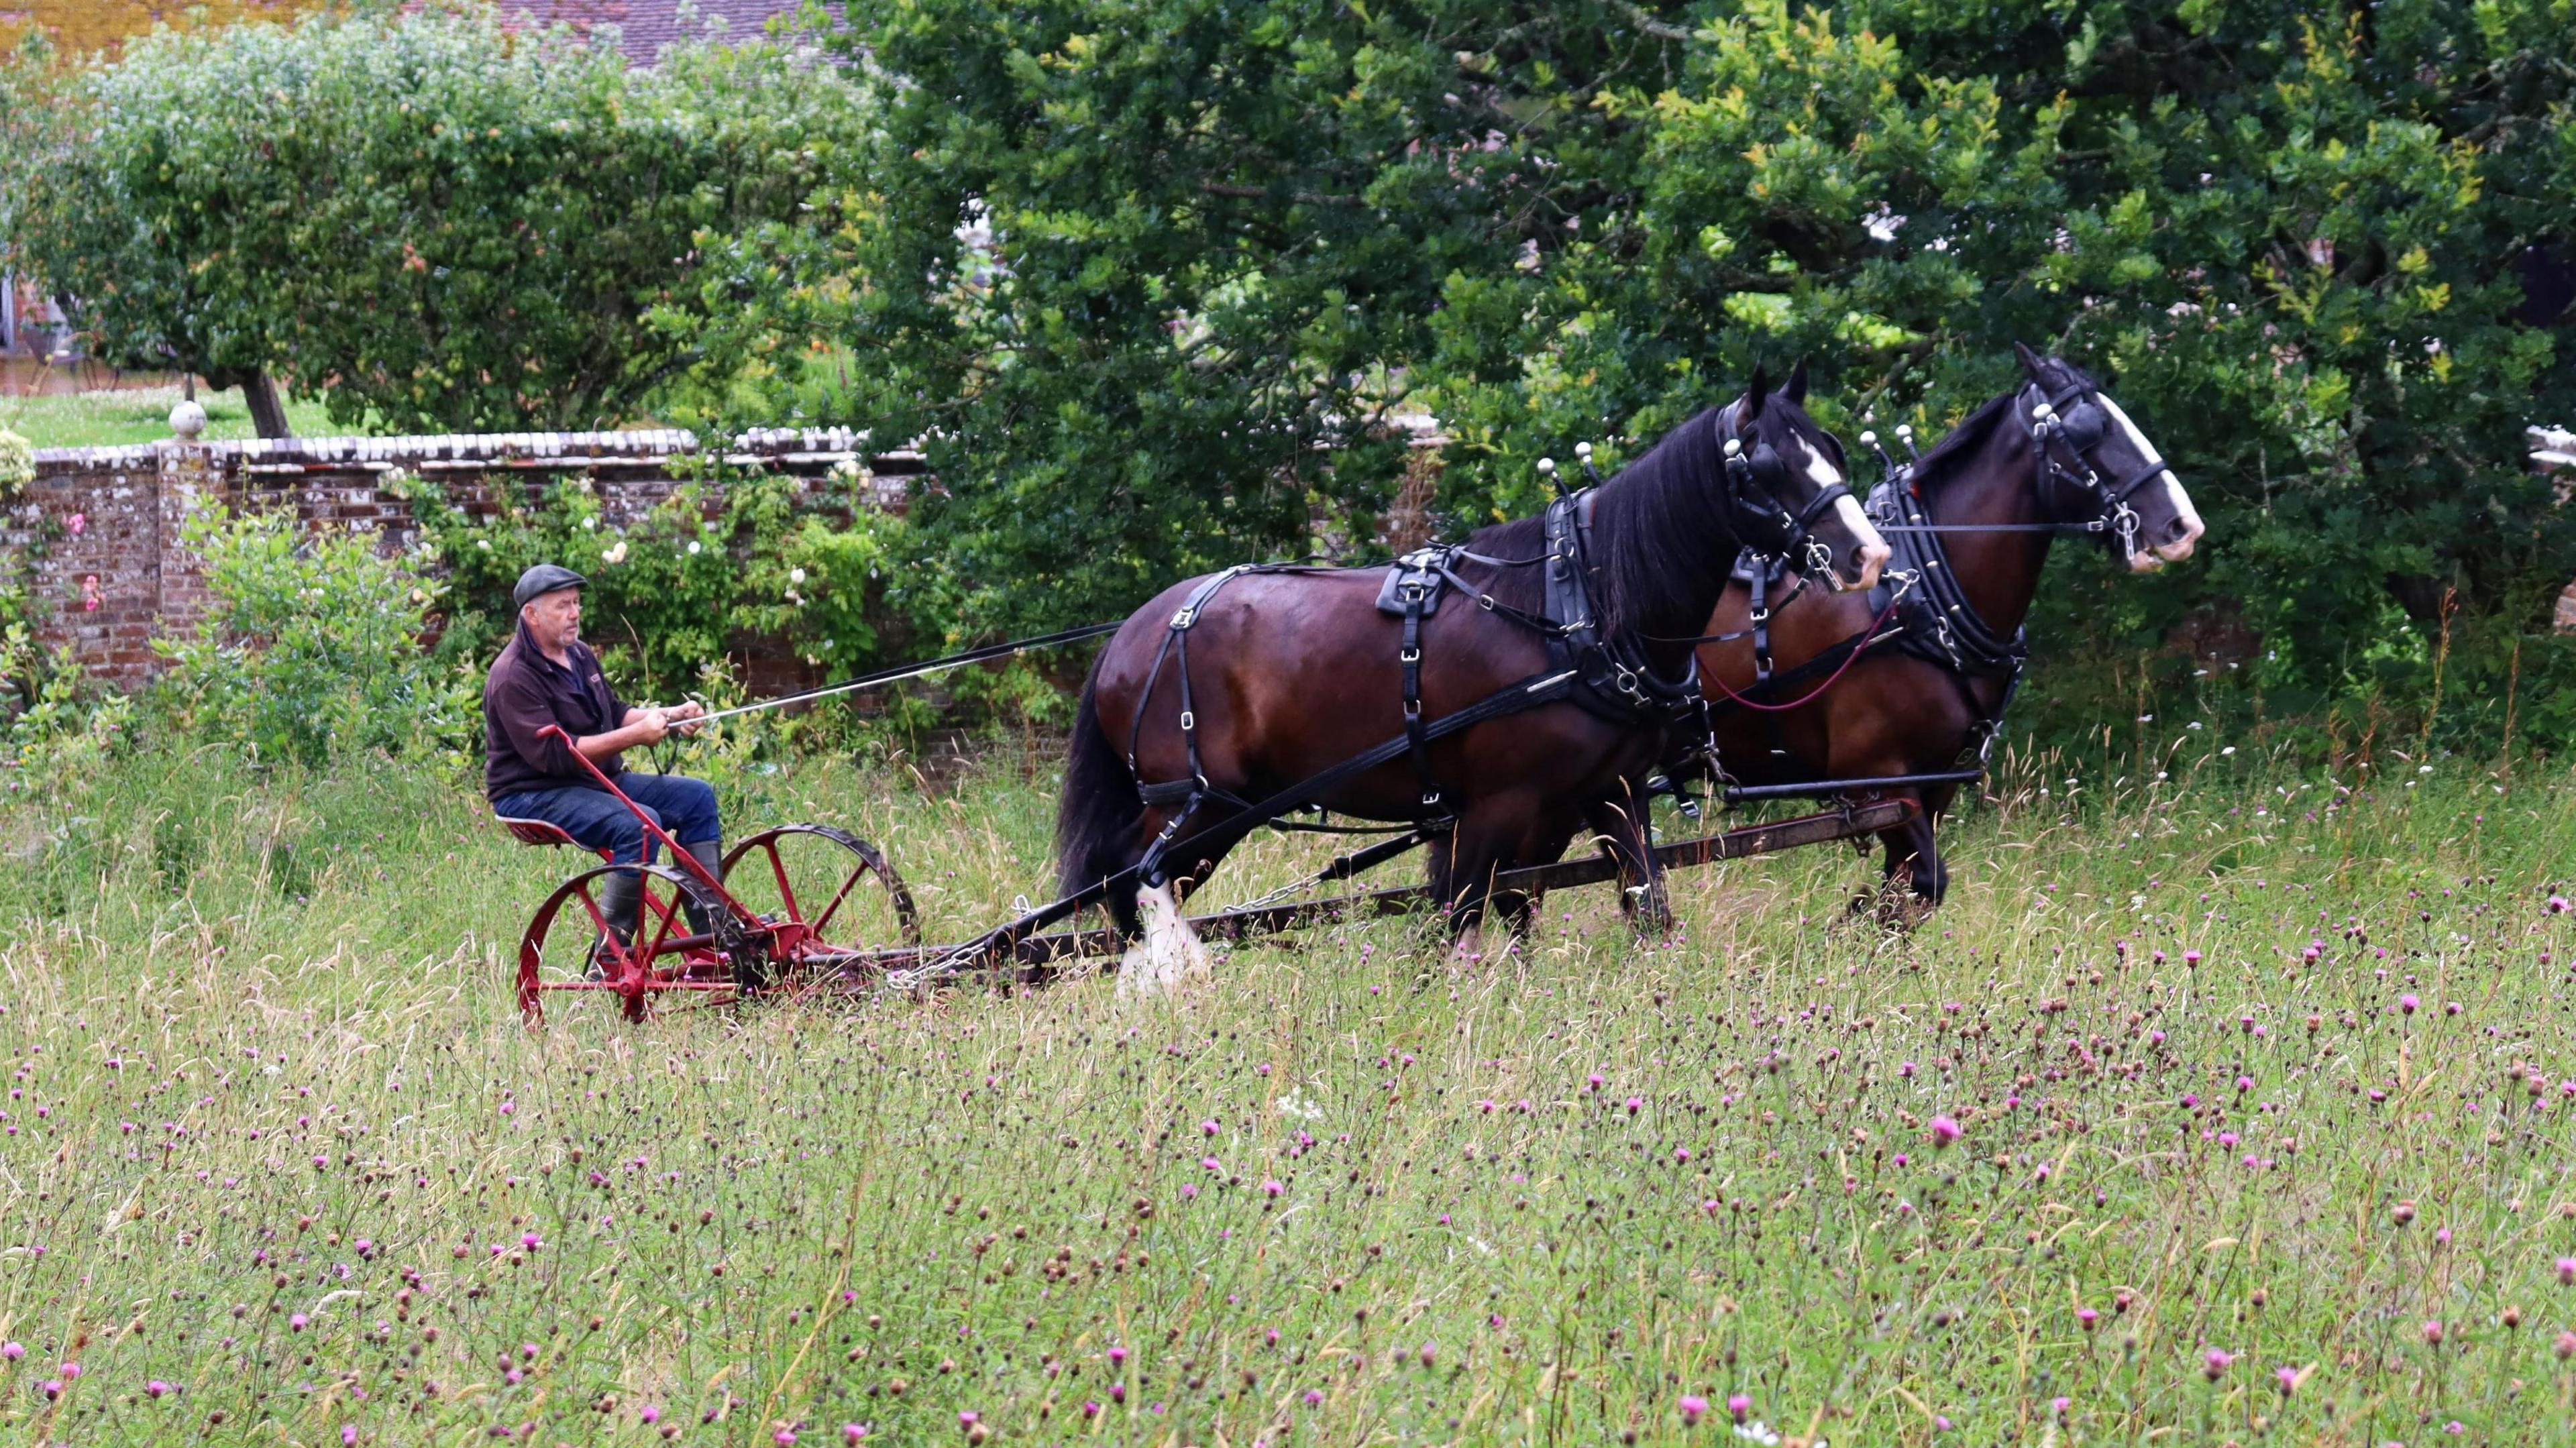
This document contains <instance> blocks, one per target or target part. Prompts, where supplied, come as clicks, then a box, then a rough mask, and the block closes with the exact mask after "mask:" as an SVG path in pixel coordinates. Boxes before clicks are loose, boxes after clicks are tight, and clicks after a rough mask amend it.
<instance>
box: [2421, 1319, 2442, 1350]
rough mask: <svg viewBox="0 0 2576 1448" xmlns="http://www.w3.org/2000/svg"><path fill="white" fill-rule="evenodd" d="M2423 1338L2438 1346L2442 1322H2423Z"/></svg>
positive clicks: (2440, 1338)
mask: <svg viewBox="0 0 2576 1448" xmlns="http://www.w3.org/2000/svg"><path fill="white" fill-rule="evenodd" d="M2424 1340H2425V1341H2426V1342H2429V1343H2433V1344H2435V1345H2437V1346H2438V1345H2439V1344H2440V1343H2441V1341H2442V1324H2441V1323H2440V1322H2438V1321H2431V1322H2427V1323H2425V1324H2424Z"/></svg>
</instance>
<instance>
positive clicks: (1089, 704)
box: [1055, 649, 1145, 930]
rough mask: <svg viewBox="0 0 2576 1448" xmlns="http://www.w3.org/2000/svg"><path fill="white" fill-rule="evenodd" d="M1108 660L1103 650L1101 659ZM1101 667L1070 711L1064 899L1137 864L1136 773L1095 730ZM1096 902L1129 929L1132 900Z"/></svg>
mask: <svg viewBox="0 0 2576 1448" xmlns="http://www.w3.org/2000/svg"><path fill="white" fill-rule="evenodd" d="M1108 657H1109V655H1108V651H1107V650H1105V649H1104V650H1102V652H1101V659H1102V660H1104V661H1105V660H1106V659H1107V658H1108ZM1100 668H1101V665H1100V663H1099V662H1094V663H1093V664H1092V666H1091V675H1090V677H1089V678H1086V679H1084V680H1083V681H1082V704H1081V706H1080V707H1079V708H1077V709H1076V710H1075V711H1074V715H1073V738H1072V740H1071V741H1070V745H1069V748H1068V750H1067V753H1066V758H1065V764H1064V794H1063V796H1062V798H1060V799H1059V800H1058V801H1057V802H1056V815H1055V863H1056V879H1057V881H1058V883H1059V886H1060V888H1061V889H1062V890H1063V891H1064V893H1065V894H1067V895H1071V894H1075V893H1077V892H1079V891H1082V890H1086V889H1090V888H1093V887H1095V886H1097V885H1099V883H1100V882H1101V881H1103V880H1105V879H1107V878H1109V877H1110V876H1112V875H1115V874H1117V873H1118V872H1119V871H1121V870H1124V869H1126V868H1127V867H1128V866H1130V865H1132V864H1134V863H1136V861H1137V859H1138V858H1139V856H1140V855H1141V853H1142V851H1141V850H1140V848H1139V844H1138V839H1137V833H1138V829H1139V827H1140V826H1141V825H1142V824H1143V822H1144V819H1145V802H1144V800H1143V799H1141V798H1139V797H1138V795H1137V793H1136V772H1135V771H1134V770H1133V769H1130V768H1128V766H1127V760H1126V757H1125V756H1123V755H1121V754H1120V753H1119V752H1118V749H1117V746H1116V745H1114V744H1112V743H1110V742H1109V735H1108V732H1107V731H1105V730H1103V729H1102V728H1101V727H1100V700H1099V691H1100ZM1101 903H1102V904H1103V905H1105V906H1106V907H1107V908H1108V910H1109V913H1110V915H1111V917H1112V918H1114V919H1116V920H1117V922H1118V923H1119V925H1120V926H1121V927H1123V928H1127V929H1130V930H1132V929H1133V928H1134V926H1135V913H1136V905H1135V901H1134V900H1133V899H1132V898H1126V899H1121V898H1119V894H1118V892H1116V891H1112V892H1111V895H1110V898H1109V899H1107V900H1104V901H1102V902H1101ZM1122 907H1124V908H1122Z"/></svg>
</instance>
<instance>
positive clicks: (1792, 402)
mask: <svg viewBox="0 0 2576 1448" xmlns="http://www.w3.org/2000/svg"><path fill="white" fill-rule="evenodd" d="M1806 396H1807V364H1806V363H1805V362H1803V361H1802V362H1800V363H1799V364H1798V365H1797V367H1796V369H1795V370H1793V371H1791V372H1790V374H1789V381H1788V383H1787V385H1786V386H1784V387H1782V388H1780V389H1779V390H1778V391H1773V390H1772V388H1771V385H1770V381H1769V379H1768V378H1767V377H1766V376H1765V375H1764V373H1763V370H1762V369H1761V368H1760V367H1759V366H1757V367H1755V368H1754V369H1753V381H1752V383H1751V385H1749V386H1748V387H1747V388H1746V389H1745V392H1744V395H1743V396H1742V397H1740V398H1738V399H1736V401H1735V402H1734V403H1733V404H1732V405H1730V406H1729V407H1727V408H1726V409H1725V411H1724V412H1722V413H1721V414H1720V415H1719V429H1720V446H1721V448H1722V449H1723V451H1724V456H1725V472H1724V485H1725V487H1726V489H1727V502H1728V506H1729V508H1730V510H1731V511H1732V512H1733V514H1734V515H1735V519H1736V527H1737V529H1738V531H1739V532H1740V534H1741V535H1742V537H1743V540H1744V542H1745V543H1746V545H1747V546H1749V547H1751V548H1752V549H1753V550H1754V551H1756V552H1758V553H1767V554H1771V555H1774V556H1781V555H1786V556H1788V557H1790V558H1791V559H1793V560H1794V561H1795V562H1796V563H1797V564H1798V566H1799V567H1801V568H1803V569H1805V570H1806V571H1808V572H1809V573H1811V574H1816V575H1819V576H1821V577H1823V578H1824V579H1825V580H1826V582H1828V583H1829V584H1830V585H1831V586H1832V587H1833V588H1834V589H1835V590H1836V591H1841V590H1844V589H1866V588H1869V587H1871V586H1873V585H1874V584H1876V583H1877V582H1878V572H1879V569H1880V568H1881V567H1883V566H1884V565H1885V564H1886V562H1887V559H1888V546H1887V540H1886V539H1884V538H1882V537H1880V536H1879V533H1878V530H1877V529H1876V528H1874V527H1872V526H1870V522H1869V518H1868V515H1867V514H1865V513H1864V512H1862V510H1861V506H1860V504H1859V502H1857V501H1856V500H1855V499H1854V498H1853V497H1852V493H1851V475H1850V472H1849V470H1848V469H1847V468H1846V466H1845V463H1844V458H1843V445H1842V440H1841V439H1839V438H1837V437H1835V436H1834V435H1833V434H1832V433H1830V432H1827V431H1825V430H1824V429H1823V428H1821V427H1818V426H1817V425H1816V422H1815V420H1814V419H1813V418H1811V417H1809V416H1807V409H1806V408H1805V407H1804V406H1803V405H1802V404H1804V402H1805V401H1806Z"/></svg>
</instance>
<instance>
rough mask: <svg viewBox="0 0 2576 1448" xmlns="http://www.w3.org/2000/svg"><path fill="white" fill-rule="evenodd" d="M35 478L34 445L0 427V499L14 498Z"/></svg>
mask: <svg viewBox="0 0 2576 1448" xmlns="http://www.w3.org/2000/svg"><path fill="white" fill-rule="evenodd" d="M35 476H36V448H35V445H34V444H33V443H30V442H28V441H27V440H26V439H25V438H23V437H20V436H19V435H18V434H16V433H14V432H11V431H10V430H9V429H8V428H7V427H5V426H0V498H8V497H14V496H16V494H17V491H18V490H19V489H20V488H23V487H25V486H27V484H28V483H30V482H32V481H34V479H35Z"/></svg>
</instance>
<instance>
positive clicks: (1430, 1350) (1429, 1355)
mask: <svg viewBox="0 0 2576 1448" xmlns="http://www.w3.org/2000/svg"><path fill="white" fill-rule="evenodd" d="M1439 1355H1440V1352H1439V1349H1438V1348H1436V1347H1434V1346H1433V1345H1432V1344H1430V1343H1427V1342H1426V1343H1424V1344H1423V1345H1422V1348H1421V1351H1419V1352H1418V1353H1416V1354H1415V1356H1417V1357H1419V1358H1421V1359H1422V1365H1423V1366H1424V1367H1426V1368H1427V1367H1429V1366H1431V1364H1432V1361H1433V1359H1435V1358H1437V1357H1438V1356H1439Z"/></svg>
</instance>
